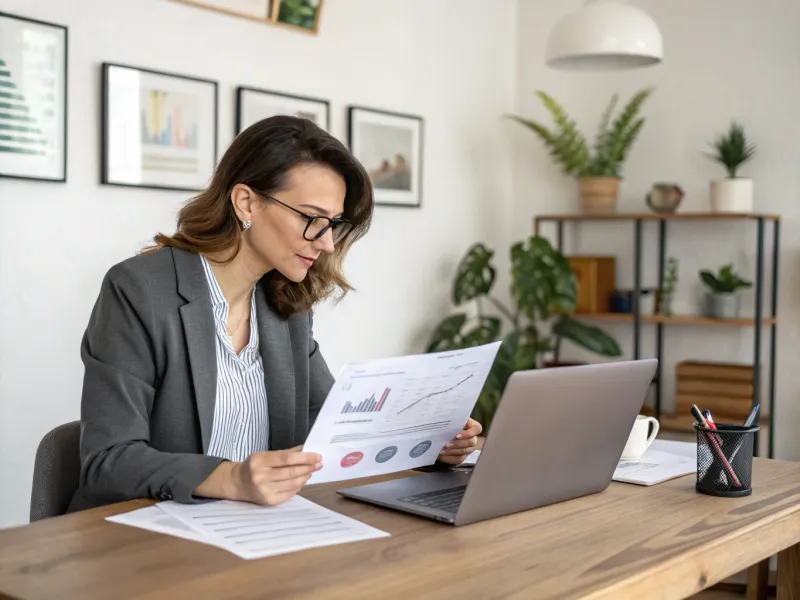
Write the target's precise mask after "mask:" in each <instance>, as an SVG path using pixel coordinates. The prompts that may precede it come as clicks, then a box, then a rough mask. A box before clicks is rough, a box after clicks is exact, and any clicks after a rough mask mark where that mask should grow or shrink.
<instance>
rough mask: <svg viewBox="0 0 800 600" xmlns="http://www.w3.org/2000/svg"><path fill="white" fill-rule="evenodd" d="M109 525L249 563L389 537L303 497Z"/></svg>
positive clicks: (133, 517) (160, 507) (182, 507)
mask: <svg viewBox="0 0 800 600" xmlns="http://www.w3.org/2000/svg"><path fill="white" fill-rule="evenodd" d="M107 520H108V521H112V522H114V523H121V524H123V525H130V526H133V527H140V528H142V529H147V530H150V531H155V532H158V533H164V534H167V535H173V536H176V537H180V538H184V539H187V540H192V541H195V542H201V543H203V544H209V545H212V546H216V547H217V548H221V549H223V550H227V551H228V552H232V553H233V554H235V555H237V556H240V557H241V558H245V559H253V558H263V557H266V556H274V555H276V554H285V553H288V552H295V551H298V550H306V549H308V548H316V547H319V546H331V545H334V544H343V543H347V542H357V541H361V540H369V539H375V538H381V537H388V536H389V534H388V533H386V532H384V531H380V530H378V529H375V528H373V527H370V526H369V525H365V524H364V523H361V522H359V521H356V520H354V519H351V518H349V517H345V516H344V515H340V514H339V513H336V512H334V511H332V510H329V509H327V508H324V507H322V506H319V505H318V504H314V503H313V502H311V501H309V500H306V499H305V498H302V497H300V496H294V497H293V498H291V499H290V500H287V501H286V502H284V503H283V504H280V505H278V506H256V505H254V504H249V503H246V502H233V501H229V500H221V501H219V502H209V503H205V504H179V503H177V502H161V503H159V504H156V505H155V506H149V507H147V508H141V509H138V510H134V511H131V512H128V513H124V514H121V515H115V516H112V517H108V518H107Z"/></svg>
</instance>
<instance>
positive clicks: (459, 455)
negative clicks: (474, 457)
mask: <svg viewBox="0 0 800 600" xmlns="http://www.w3.org/2000/svg"><path fill="white" fill-rule="evenodd" d="M482 431H483V427H482V426H481V424H480V423H478V422H477V421H476V420H475V419H470V420H469V421H467V424H466V425H464V429H463V430H462V431H461V433H459V434H458V435H457V436H456V437H455V438H453V440H452V441H450V442H449V443H448V444H447V445H446V446H445V447H444V448H442V450H441V452H439V458H438V461H439V462H441V463H445V464H448V465H460V464H461V463H462V462H464V459H465V458H467V455H469V454H470V453H471V452H472V451H473V450H474V449H475V446H477V444H478V436H479V435H480V434H481V432H482Z"/></svg>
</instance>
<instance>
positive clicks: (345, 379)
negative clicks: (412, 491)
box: [303, 342, 500, 485]
mask: <svg viewBox="0 0 800 600" xmlns="http://www.w3.org/2000/svg"><path fill="white" fill-rule="evenodd" d="M499 347H500V342H494V343H491V344H485V345H483V346H478V347H475V348H466V349H463V350H454V351H449V352H436V353H431V354H419V355H412V356H402V357H396V358H385V359H378V360H372V361H367V362H360V363H352V364H348V365H345V366H344V367H343V368H342V370H341V372H340V373H339V376H338V377H337V379H336V383H335V384H334V385H333V387H332V388H331V390H330V393H329V394H328V397H327V398H326V400H325V403H324V404H323V406H322V409H321V410H320V412H319V415H318V416H317V419H316V421H315V423H314V426H313V427H312V429H311V432H310V433H309V435H308V438H307V439H306V442H305V445H304V447H303V450H304V451H306V452H316V453H318V454H320V455H322V469H320V470H319V471H317V472H316V473H314V474H313V475H312V477H311V479H310V480H309V482H308V484H309V485H310V484H315V483H324V482H328V481H342V480H345V479H355V478H358V477H366V476H370V475H381V474H385V473H394V472H397V471H404V470H406V469H413V468H417V467H423V466H427V465H432V464H433V463H434V462H436V457H437V456H438V454H439V451H440V450H441V449H442V448H443V447H444V445H445V444H446V443H447V442H449V441H450V440H452V439H453V438H454V437H455V436H456V434H458V433H459V432H460V431H461V430H462V429H463V428H464V425H465V424H466V423H467V420H468V419H469V416H470V414H471V413H472V409H473V408H474V406H475V403H476V402H477V400H478V396H479V395H480V392H481V390H482V389H483V385H484V383H485V381H486V377H487V376H488V375H489V371H490V369H491V367H492V364H493V363H494V359H495V356H496V355H497V351H498V349H499Z"/></svg>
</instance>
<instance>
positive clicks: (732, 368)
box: [675, 361, 763, 423]
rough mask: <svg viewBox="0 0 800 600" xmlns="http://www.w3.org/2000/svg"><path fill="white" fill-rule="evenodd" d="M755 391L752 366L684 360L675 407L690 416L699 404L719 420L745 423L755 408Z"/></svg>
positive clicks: (677, 369) (678, 369)
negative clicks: (692, 408)
mask: <svg viewBox="0 0 800 600" xmlns="http://www.w3.org/2000/svg"><path fill="white" fill-rule="evenodd" d="M753 393H754V386H753V367H752V366H750V365H745V364H737V363H723V362H699V361H684V362H680V363H678V364H677V366H676V367H675V410H676V413H677V414H679V415H680V414H686V415H688V414H689V409H690V407H691V405H692V404H695V405H697V407H698V408H699V409H700V410H709V411H711V414H712V416H713V417H714V420H715V421H717V422H720V423H724V422H733V423H741V422H742V421H744V419H745V418H746V417H747V415H748V414H749V413H750V410H751V409H752V405H753ZM762 409H763V406H762Z"/></svg>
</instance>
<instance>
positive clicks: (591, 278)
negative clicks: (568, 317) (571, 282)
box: [567, 256, 616, 315]
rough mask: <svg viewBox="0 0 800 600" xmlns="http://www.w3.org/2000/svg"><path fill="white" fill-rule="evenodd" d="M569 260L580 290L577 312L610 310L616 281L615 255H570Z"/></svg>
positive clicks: (586, 312)
mask: <svg viewBox="0 0 800 600" xmlns="http://www.w3.org/2000/svg"><path fill="white" fill-rule="evenodd" d="M567 262H568V263H569V267H570V269H572V274H573V275H574V276H575V285H576V288H577V292H578V296H577V299H576V301H575V314H576V315H577V314H598V313H605V312H608V310H609V309H608V307H609V303H610V300H611V293H612V292H613V291H614V284H615V283H616V276H615V274H614V268H615V264H616V259H615V258H614V257H613V256H569V257H567Z"/></svg>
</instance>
